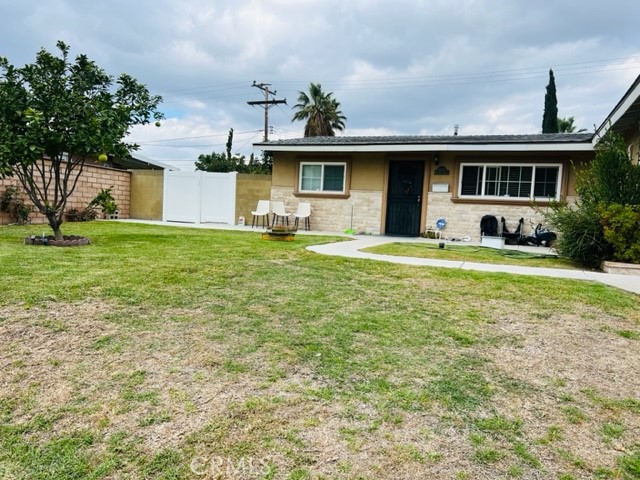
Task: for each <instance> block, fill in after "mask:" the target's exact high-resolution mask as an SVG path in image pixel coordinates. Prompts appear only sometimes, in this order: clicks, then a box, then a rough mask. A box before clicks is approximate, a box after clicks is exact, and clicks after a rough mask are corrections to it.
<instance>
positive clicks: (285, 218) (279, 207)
mask: <svg viewBox="0 0 640 480" xmlns="http://www.w3.org/2000/svg"><path fill="white" fill-rule="evenodd" d="M271 211H272V212H273V218H272V219H271V225H273V226H275V225H276V224H277V223H278V219H279V218H282V224H283V225H284V223H285V222H286V223H287V227H288V226H289V215H291V214H290V213H287V211H286V210H285V208H284V202H271Z"/></svg>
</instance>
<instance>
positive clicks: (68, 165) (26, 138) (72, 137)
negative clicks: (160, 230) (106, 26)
mask: <svg viewBox="0 0 640 480" xmlns="http://www.w3.org/2000/svg"><path fill="white" fill-rule="evenodd" d="M57 48H58V50H59V52H60V56H56V55H54V54H52V53H50V52H48V51H47V50H45V49H41V50H40V51H39V52H38V53H37V55H36V60H35V62H34V63H33V64H28V65H25V66H23V67H21V68H16V67H14V66H13V65H11V64H10V63H9V61H8V59H6V58H4V57H0V177H2V178H4V177H6V176H13V175H15V176H16V177H17V178H18V180H19V181H20V183H21V184H22V186H23V188H24V190H25V192H26V193H27V195H28V196H29V198H30V200H31V201H32V202H33V203H34V205H35V206H36V208H37V209H38V210H39V211H40V212H41V213H42V214H43V215H45V216H46V218H47V220H48V222H49V225H50V226H51V228H52V229H53V232H54V235H55V236H56V238H57V239H59V238H62V232H61V230H60V225H61V224H62V222H63V216H64V210H65V207H66V204H67V199H68V198H69V196H70V195H71V194H72V193H73V191H74V189H75V187H76V185H77V182H78V178H79V177H80V175H81V173H82V170H83V167H84V164H85V161H86V160H87V159H88V158H92V157H98V156H102V155H111V156H115V157H126V156H128V155H130V153H131V152H132V151H134V150H137V149H138V148H139V146H138V145H135V144H132V143H126V142H125V141H124V138H125V137H126V136H127V134H128V133H129V130H130V128H131V127H132V126H133V125H142V124H148V123H149V122H150V121H152V120H156V122H157V121H159V120H161V119H162V118H164V116H163V114H162V113H161V112H159V111H158V110H157V107H158V105H159V104H160V102H161V101H162V98H161V97H160V96H157V95H151V94H150V93H149V91H148V90H147V88H146V87H145V86H144V85H142V84H140V83H138V82H137V81H136V80H135V79H134V78H133V77H131V76H130V75H127V74H124V73H123V74H121V75H120V76H119V77H118V78H117V80H115V85H114V78H113V77H111V76H110V75H108V74H107V73H105V71H104V70H102V69H101V68H100V67H98V66H97V65H96V64H95V63H94V62H93V61H91V60H89V58H87V56H86V55H78V56H77V57H76V58H75V61H73V62H72V61H71V60H70V59H69V50H70V49H69V47H68V46H67V45H66V44H65V43H64V42H58V43H57ZM157 125H159V123H157Z"/></svg>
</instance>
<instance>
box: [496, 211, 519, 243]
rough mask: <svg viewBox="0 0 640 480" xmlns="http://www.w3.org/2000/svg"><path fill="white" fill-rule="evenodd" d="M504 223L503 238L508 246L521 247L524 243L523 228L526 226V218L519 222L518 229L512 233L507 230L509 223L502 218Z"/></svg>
mask: <svg viewBox="0 0 640 480" xmlns="http://www.w3.org/2000/svg"><path fill="white" fill-rule="evenodd" d="M501 222H502V237H503V238H504V241H505V243H506V244H507V245H520V244H521V243H522V228H523V226H524V218H521V219H520V220H519V221H518V227H517V228H516V229H515V230H514V231H513V232H510V231H509V229H507V222H506V221H505V219H504V217H501Z"/></svg>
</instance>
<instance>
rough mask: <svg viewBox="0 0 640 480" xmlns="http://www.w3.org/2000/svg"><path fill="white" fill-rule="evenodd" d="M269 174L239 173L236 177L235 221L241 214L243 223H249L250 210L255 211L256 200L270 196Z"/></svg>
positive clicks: (267, 198)
mask: <svg viewBox="0 0 640 480" xmlns="http://www.w3.org/2000/svg"><path fill="white" fill-rule="evenodd" d="M271 178H272V177H271V175H255V174H249V173H239V174H238V175H237V177H236V219H235V220H236V223H237V222H238V219H239V218H240V217H241V216H242V217H244V218H245V224H251V219H252V216H251V212H252V211H255V209H256V205H258V200H269V198H270V197H271Z"/></svg>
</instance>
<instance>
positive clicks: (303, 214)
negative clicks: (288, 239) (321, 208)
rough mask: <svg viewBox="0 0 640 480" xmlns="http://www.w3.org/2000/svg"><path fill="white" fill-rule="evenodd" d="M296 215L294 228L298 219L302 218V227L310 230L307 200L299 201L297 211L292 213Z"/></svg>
mask: <svg viewBox="0 0 640 480" xmlns="http://www.w3.org/2000/svg"><path fill="white" fill-rule="evenodd" d="M293 215H294V216H295V217H296V228H298V220H300V219H301V218H304V229H305V230H311V221H310V220H309V217H310V216H311V204H310V203H308V202H301V203H299V204H298V211H297V212H296V213H294V214H293Z"/></svg>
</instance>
